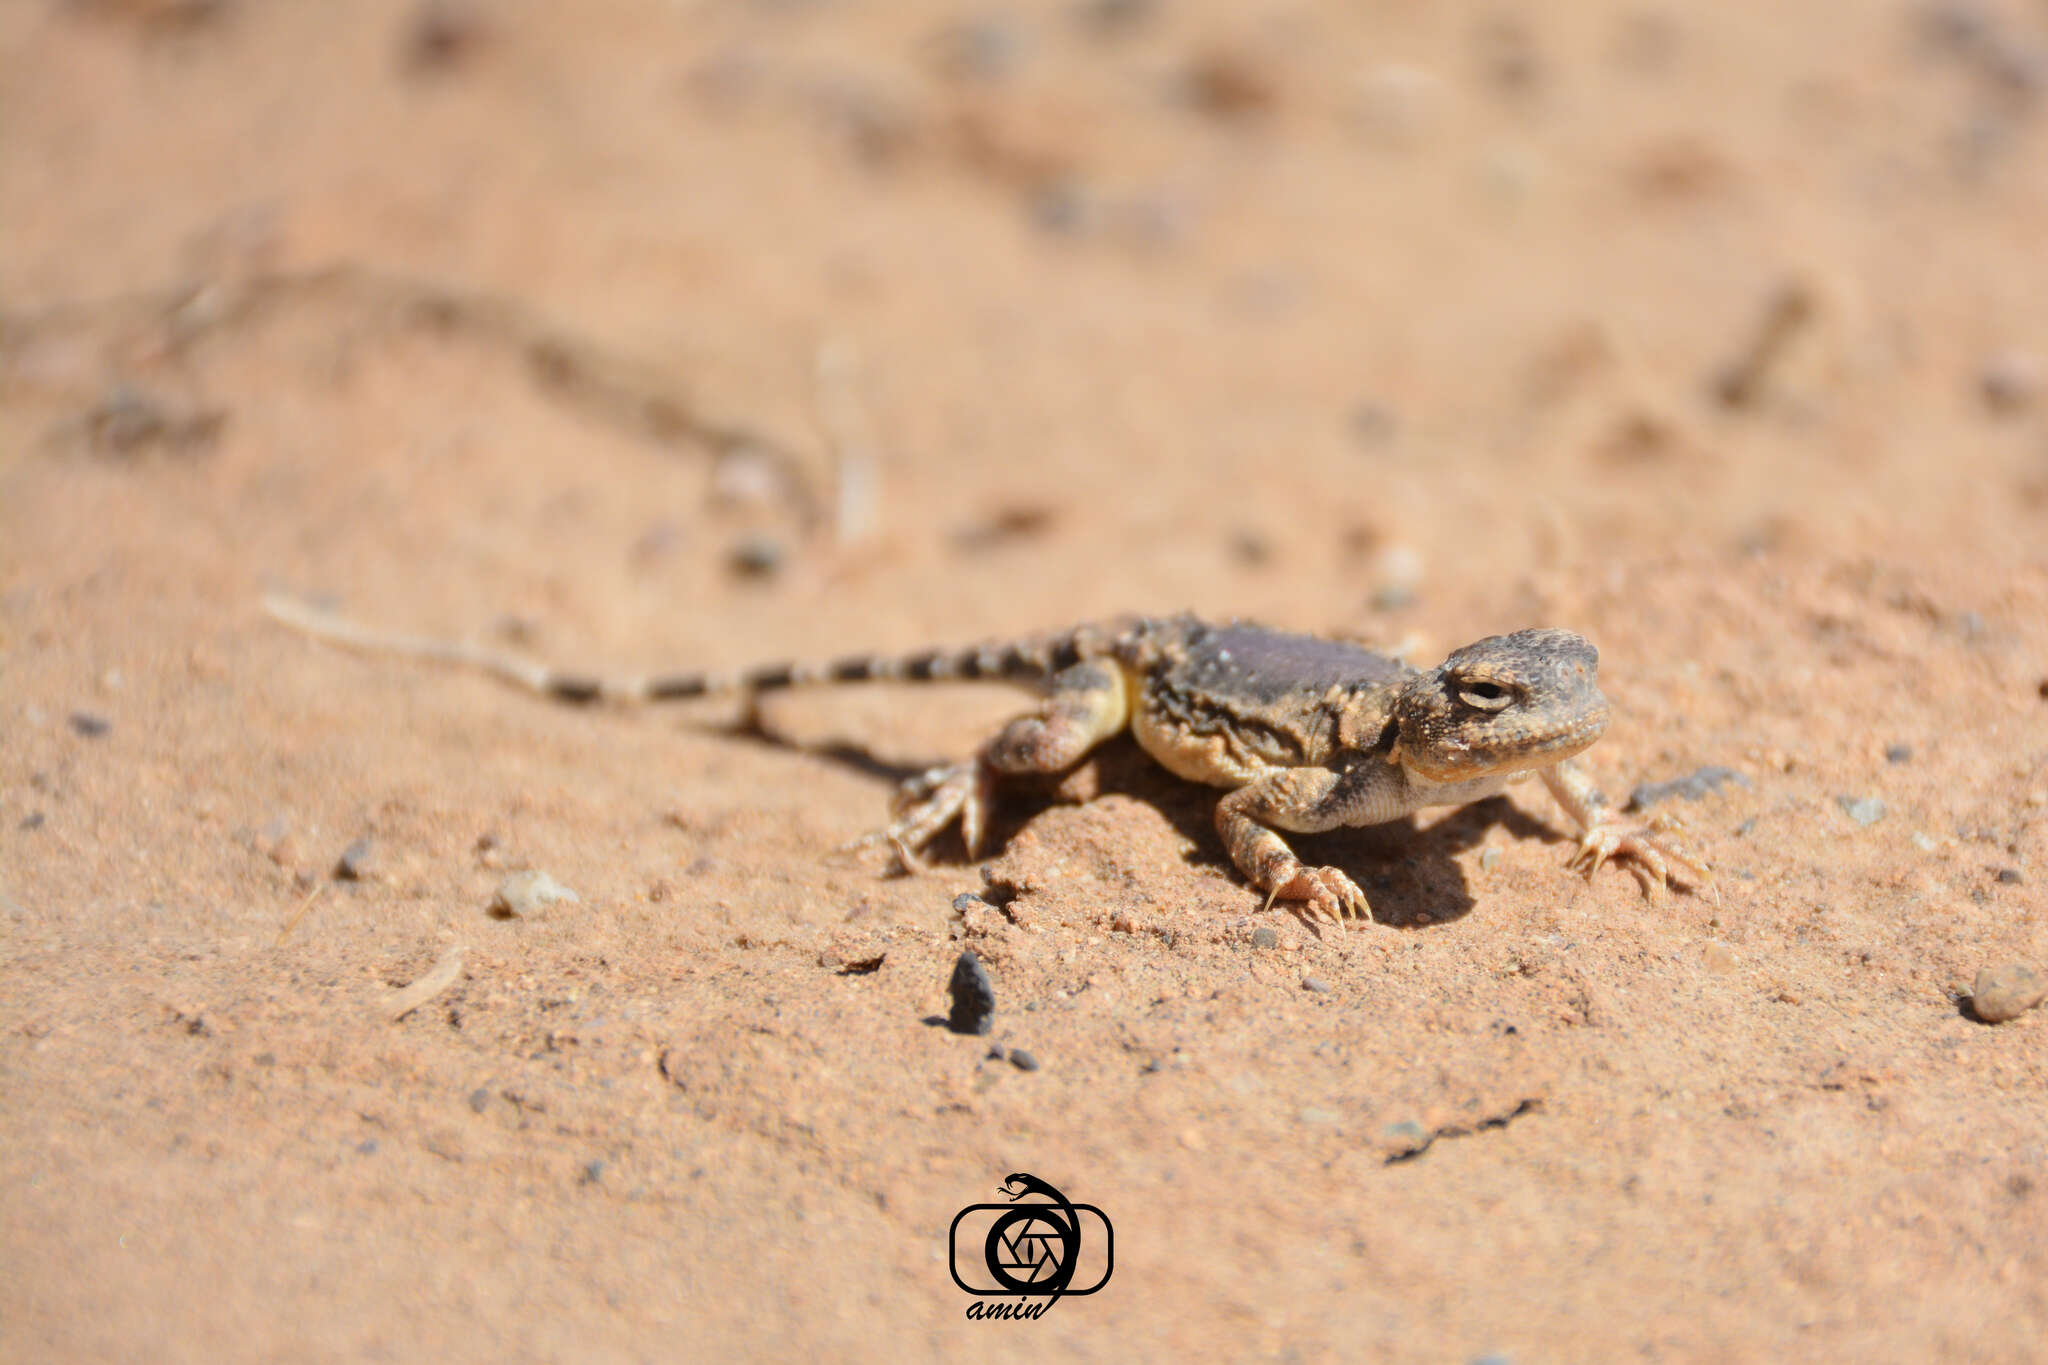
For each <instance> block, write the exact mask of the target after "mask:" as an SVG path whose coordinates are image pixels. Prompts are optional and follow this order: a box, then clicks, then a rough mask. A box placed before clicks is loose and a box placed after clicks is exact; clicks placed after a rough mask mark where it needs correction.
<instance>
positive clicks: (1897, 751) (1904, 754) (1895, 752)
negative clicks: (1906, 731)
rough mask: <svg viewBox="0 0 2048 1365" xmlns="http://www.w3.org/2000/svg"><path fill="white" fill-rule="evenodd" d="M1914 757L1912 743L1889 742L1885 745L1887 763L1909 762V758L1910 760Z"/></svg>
mask: <svg viewBox="0 0 2048 1365" xmlns="http://www.w3.org/2000/svg"><path fill="white" fill-rule="evenodd" d="M1912 757H1913V746H1912V745H1910V744H1887V745H1885V748H1884V761H1885V762H1887V763H1905V762H1907V761H1908V760H1910V759H1911V758H1912Z"/></svg>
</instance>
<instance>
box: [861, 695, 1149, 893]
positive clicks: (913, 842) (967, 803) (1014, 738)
mask: <svg viewBox="0 0 2048 1365" xmlns="http://www.w3.org/2000/svg"><path fill="white" fill-rule="evenodd" d="M1130 716H1131V706H1130V686H1129V683H1128V682H1127V680H1126V679H1125V677H1124V673H1123V670H1122V669H1121V668H1119V667H1118V666H1117V664H1116V663H1115V662H1114V661H1112V660H1108V659H1093V660H1089V661H1088V662H1086V663H1079V664H1075V665H1074V666H1073V667H1072V668H1068V669H1064V670H1062V671H1061V672H1059V673H1056V674H1054V675H1053V679H1052V689H1051V692H1050V694H1049V695H1048V696H1047V697H1046V699H1045V700H1044V701H1043V702H1042V703H1040V705H1039V707H1038V709H1037V710H1036V711H1034V712H1033V713H1031V714H1030V715H1026V716H1019V717H1017V718H1016V719H1015V720H1013V721H1011V722H1010V723H1009V724H1007V725H1005V726H1004V727H1003V728H1002V729H1001V730H999V731H997V732H996V736H995V738H994V739H991V740H990V741H989V742H988V743H987V744H985V745H983V746H982V749H981V753H980V754H978V755H977V756H976V757H974V758H973V759H970V760H968V761H967V762H965V763H948V764H942V765H940V766H939V767H936V768H933V769H931V770H930V771H928V772H925V773H921V774H919V775H918V776H916V777H914V778H912V779H910V781H908V782H906V783H904V784H903V786H902V787H901V788H900V789H899V790H898V791H897V793H896V802H895V816H896V818H895V821H894V822H893V823H892V824H891V825H890V826H889V828H888V829H887V830H885V831H884V832H883V833H882V835H881V836H880V837H881V838H883V839H886V840H887V841H888V842H889V843H890V844H891V845H892V846H893V847H894V848H895V850H896V855H897V857H898V858H900V859H901V860H902V862H903V864H904V866H905V867H906V868H909V869H911V870H913V871H914V870H916V868H917V867H918V861H919V860H918V853H919V852H920V851H921V850H922V849H923V848H924V846H925V845H926V844H928V843H930V842H931V841H932V839H933V838H935V837H937V835H938V833H939V831H940V830H943V829H944V828H945V827H946V826H948V825H950V824H952V823H953V821H954V820H956V819H957V820H958V821H959V822H960V837H961V840H962V841H963V842H964V843H965V844H966V845H967V856H968V857H970V858H973V857H978V856H980V854H981V846H982V841H983V839H984V838H985V837H986V835H987V831H988V810H989V806H990V804H991V803H992V801H993V799H994V795H995V786H996V782H997V779H999V778H1002V777H1014V776H1025V775H1027V774H1034V773H1037V774H1051V773H1061V772H1065V771H1066V770H1067V769H1069V768H1071V767H1073V766H1074V765H1075V764H1076V763H1079V762H1080V761H1081V760H1082V759H1083V758H1084V757H1086V756H1087V753H1088V751H1089V750H1090V749H1093V748H1094V747H1095V746H1096V745H1098V744H1100V743H1102V741H1104V740H1106V739H1108V738H1110V737H1111V736H1112V735H1115V734H1116V733H1117V732H1118V731H1120V730H1122V729H1123V728H1124V726H1125V724H1126V723H1127V722H1128V721H1129V720H1130Z"/></svg>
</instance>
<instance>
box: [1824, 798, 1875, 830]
mask: <svg viewBox="0 0 2048 1365" xmlns="http://www.w3.org/2000/svg"><path fill="white" fill-rule="evenodd" d="M1835 804H1836V805H1838V806H1840V807H1841V808H1842V814H1844V815H1846V816H1848V817H1849V818H1850V819H1851V820H1854V821H1855V822H1856V823H1857V824H1859V825H1865V826H1868V825H1874V824H1876V823H1877V822H1878V821H1880V820H1882V819H1884V815H1885V810H1884V802H1882V801H1880V800H1878V799H1877V798H1876V797H1874V796H1837V797H1836V798H1835Z"/></svg>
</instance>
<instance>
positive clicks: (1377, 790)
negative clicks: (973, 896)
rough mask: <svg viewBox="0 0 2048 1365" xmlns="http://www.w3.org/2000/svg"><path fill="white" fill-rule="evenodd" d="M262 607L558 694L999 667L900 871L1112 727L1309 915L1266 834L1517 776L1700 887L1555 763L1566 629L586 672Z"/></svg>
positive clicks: (1258, 880)
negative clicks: (964, 751) (1432, 657)
mask: <svg viewBox="0 0 2048 1365" xmlns="http://www.w3.org/2000/svg"><path fill="white" fill-rule="evenodd" d="M265 606H266V608H267V609H268V610H269V611H270V613H271V614H272V615H273V616H276V617H278V618H279V619H281V620H283V621H285V622H287V623H288V624H291V625H293V626H296V627H298V628H299V629H301V630H304V631H306V632H307V633H308V634H311V635H314V636H317V637H320V638H322V639H327V640H332V641H335V642H338V643H342V644H349V645H354V646H358V647H362V648H368V649H374V650H382V651H386V652H397V653H403V654H410V655H415V656H424V657H429V658H436V659H443V660H448V661H452V662H456V663H462V664H467V665H470V666H473V667H477V668H482V669H485V670H487V671H489V672H492V673H494V674H496V675H498V676H500V677H502V678H504V679H507V680H508V681H511V682H513V683H516V684H518V685H520V686H522V687H525V688H527V689H529V690H531V691H534V692H536V693H539V694H541V695H543V696H547V697H552V698H555V699H557V700H560V701H565V702H576V703H589V702H596V701H620V702H655V701H674V700H682V699H687V698H695V697H709V696H717V695H728V694H740V695H745V696H752V695H754V694H758V693H761V692H768V691H773V690H776V689H780V688H790V687H807V686H812V685H816V684H823V683H852V682H871V681H888V682H928V681H952V680H962V681H965V680H975V679H1000V680H1005V681H1011V682H1027V683H1035V684H1037V685H1039V686H1040V687H1041V688H1042V689H1043V691H1044V693H1045V696H1044V699H1043V701H1041V702H1040V704H1039V705H1038V707H1037V708H1036V709H1035V710H1033V711H1032V712H1030V713H1028V714H1026V715H1023V716H1019V717H1018V718H1016V719H1015V720H1012V721H1010V722H1009V723H1008V724H1007V725H1005V726H1004V727H1003V728H1002V729H1001V730H999V731H997V733H996V735H995V737H994V738H992V739H991V740H989V741H988V743H986V744H985V745H983V746H982V748H981V751H980V753H978V754H977V755H976V756H975V757H973V758H971V759H968V760H965V761H963V762H959V763H949V764H943V765H941V766H939V767H936V768H933V769H931V770H929V771H928V772H925V773H922V774H920V775H919V776H917V777H914V778H912V779H910V780H909V781H908V782H906V783H904V784H903V786H902V787H901V789H900V790H899V791H898V792H897V795H896V800H895V804H894V807H893V811H892V814H893V817H894V818H893V820H892V822H891V824H890V825H889V827H888V828H887V829H886V830H885V831H882V832H881V833H879V834H878V835H876V836H873V837H874V838H876V839H879V840H883V841H886V842H887V843H889V844H890V845H891V846H893V847H894V848H895V849H896V851H897V853H898V855H899V856H900V857H901V859H902V861H903V862H904V863H905V864H906V865H907V866H909V867H911V868H915V867H916V866H917V865H918V858H919V854H920V853H921V852H922V850H923V849H924V848H925V846H926V845H928V844H929V843H930V842H931V841H932V840H933V839H934V838H936V837H937V836H938V835H939V834H940V833H941V832H942V831H943V830H945V829H946V828H947V827H948V826H950V825H953V824H954V823H956V822H957V823H958V824H959V826H960V833H961V836H962V839H963V841H964V842H965V844H966V847H967V852H968V856H969V857H977V856H979V854H980V852H981V848H982V845H983V842H984V840H985V837H986V833H987V829H988V812H989V807H990V804H991V801H992V800H993V797H994V794H995V789H996V786H997V784H998V783H999V782H1000V781H1001V780H1002V779H1003V778H1006V777H1018V776H1024V775H1029V774H1053V773H1060V772H1064V771H1065V770H1067V769H1069V768H1071V767H1073V766H1075V765H1076V764H1078V763H1079V762H1080V761H1081V759H1082V758H1083V757H1084V756H1085V755H1086V754H1087V753H1088V752H1089V751H1090V750H1091V749H1093V748H1094V747H1095V746H1097V745H1098V744H1101V743H1102V742H1103V741H1104V740H1107V739H1109V738H1111V737H1113V736H1115V735H1117V734H1119V733H1121V732H1123V731H1124V730H1129V731H1130V732H1131V734H1132V736H1133V737H1134V738H1135V739H1136V740H1137V742H1138V744H1139V745H1140V746H1141V747H1142V748H1143V749H1144V750H1145V752H1146V753H1148V754H1150V755H1151V756H1152V758H1153V759H1154V760H1156V761H1157V762H1158V763H1159V764H1160V766H1162V767H1164V768H1165V769H1166V770H1167V771H1169V772H1171V773H1173V774H1174V775H1175V776H1177V777H1181V778H1183V779H1185V780H1187V781H1190V782H1201V783H1206V784H1208V785H1210V786H1214V787H1222V788H1225V789H1227V790H1226V793H1225V795H1224V796H1223V798H1222V799H1221V800H1220V801H1218V802H1217V803H1216V827H1217V830H1218V831H1219V832H1220V833H1221V834H1222V836H1223V843H1224V846H1225V848H1226V849H1228V850H1229V853H1230V860H1231V861H1232V862H1233V863H1235V864H1236V865H1237V868H1238V870H1239V871H1240V872H1242V873H1243V874H1244V875H1245V877H1246V878H1247V879H1248V880H1249V881H1250V882H1251V883H1252V885H1253V886H1255V887H1257V888H1258V889H1260V890H1262V891H1264V892H1266V893H1267V904H1268V905H1270V904H1272V903H1273V901H1275V900H1288V901H1298V902H1300V903H1301V908H1302V910H1303V912H1304V913H1305V914H1307V915H1308V916H1310V917H1312V918H1320V919H1332V920H1334V919H1341V918H1350V917H1365V918H1370V917H1371V913H1372V911H1371V907H1370V906H1369V905H1368V904H1367V901H1366V898H1365V893H1364V892H1363V891H1361V890H1360V889H1359V887H1358V884H1357V883H1356V882H1354V881H1353V880H1352V879H1351V878H1350V877H1349V876H1347V875H1346V874H1345V873H1344V872H1342V871H1341V870H1339V869H1337V868H1334V867H1310V866H1308V865H1307V864H1305V863H1303V862H1302V861H1301V860H1300V859H1298V858H1297V857H1295V855H1294V852H1293V850H1291V849H1290V848H1289V847H1288V846H1287V842H1286V840H1285V839H1283V838H1282V837H1281V833H1282V831H1286V832H1290V833H1310V832H1315V831H1321V830H1329V829H1336V828H1339V827H1346V826H1358V825H1376V824H1380V823H1383V822H1385V821H1389V820H1398V819H1400V818H1402V817H1404V816H1406V815H1410V814H1412V813H1414V812H1415V811H1418V810H1422V809H1424V808H1426V807H1430V806H1457V805H1463V804H1465V803H1466V802H1469V801H1477V800H1479V799H1481V798H1483V797H1488V796H1493V795H1495V794H1497V793H1499V792H1500V791H1502V790H1504V789H1505V788H1506V787H1507V786H1508V784H1510V783H1512V782H1515V781H1518V780H1520V779H1522V778H1526V777H1528V776H1530V775H1532V774H1533V775H1535V776H1538V777H1540V778H1541V779H1542V780H1543V784H1544V785H1545V786H1546V787H1548V788H1549V789H1550V794H1551V795H1552V796H1553V797H1555V798H1556V799H1557V803H1558V805H1559V806H1560V807H1562V808H1563V810H1564V812H1565V814H1566V815H1567V816H1569V817H1570V818H1571V820H1572V821H1573V823H1574V824H1576V825H1577V826H1578V827H1579V831H1580V837H1579V848H1578V852H1577V854H1576V855H1575V856H1574V858H1573V860H1572V861H1573V865H1575V866H1578V867H1581V868H1583V869H1584V870H1585V872H1586V873H1587V875H1589V876H1590V875H1591V874H1592V873H1593V872H1594V871H1596V870H1597V869H1598V868H1599V867H1600V865H1601V864H1603V863H1605V862H1607V861H1608V860H1609V859H1617V860H1620V859H1626V860H1628V863H1629V866H1630V869H1631V870H1632V871H1633V872H1635V873H1636V875H1637V877H1638V879H1639V880H1640V881H1641V882H1642V883H1643V887H1644V890H1645V892H1648V891H1649V890H1650V888H1651V887H1652V886H1661V885H1664V884H1665V883H1666V882H1667V880H1669V879H1671V878H1673V877H1675V878H1676V879H1677V880H1679V881H1680V882H1682V883H1683V884H1685V885H1688V886H1692V887H1695V888H1710V887H1711V886H1712V885H1713V878H1712V875H1711V873H1710V872H1709V871H1708V869H1707V867H1706V865H1705V863H1704V862H1702V861H1700V860H1699V859H1698V858H1697V857H1696V856H1695V855H1693V854H1692V853H1690V852H1689V851H1688V850H1687V849H1686V848H1685V847H1684V846H1683V845H1682V844H1681V843H1679V842H1678V841H1677V840H1676V838H1675V837H1674V831H1675V830H1676V828H1677V825H1676V822H1675V821H1669V820H1664V819H1652V820H1651V821H1650V822H1648V823H1646V824H1643V825H1630V824H1625V823H1623V822H1622V821H1621V819H1620V818H1619V817H1618V816H1617V815H1616V814H1615V813H1614V812H1613V811H1612V810H1611V809H1610V808H1609V807H1608V806H1607V804H1606V803H1605V801H1603V800H1602V798H1601V797H1600V795H1599V793H1598V792H1596V791H1595V790H1594V788H1593V785H1592V781H1591V779H1590V778H1588V777H1587V775H1586V773H1585V771H1584V770H1583V769H1582V768H1581V767H1579V766H1578V765H1577V764H1576V763H1574V762H1573V761H1572V760H1573V758H1574V756H1575V755H1577V754H1579V753H1581V752H1582V751H1584V750H1585V749H1586V748H1587V747H1588V746H1589V745H1591V744H1592V743H1593V741H1595V740H1597V739H1598V738H1599V737H1600V735H1601V733H1602V732H1603V731H1604V730H1605V729H1606V728H1607V720H1608V708H1607V700H1606V698H1605V697H1603V696H1602V695H1601V694H1600V688H1599V684H1598V682H1597V681H1596V680H1595V676H1594V675H1595V672H1596V669H1597V667H1598V664H1599V658H1600V656H1599V653H1598V651H1596V650H1595V649H1594V648H1593V646H1592V645H1591V644H1590V643H1588V642H1587V641H1586V640H1585V639H1584V638H1582V637H1581V636H1578V635H1575V634H1573V633H1572V632H1570V631H1567V630H1521V631H1516V632H1515V633H1513V634H1511V635H1495V636H1490V637H1488V638H1486V639H1484V640H1480V641H1478V642H1476V643H1474V644H1470V645H1467V646H1465V647H1464V648H1463V649H1460V650H1458V651H1456V652H1455V653H1453V654H1451V655H1450V657H1448V658H1446V659H1445V660H1444V661H1443V662H1442V663H1440V664H1438V665H1437V666H1436V667H1435V668H1432V669H1429V670H1427V671H1418V670H1416V669H1413V668H1410V667H1409V666H1408V665H1406V664H1404V663H1402V662H1400V661H1399V660H1397V659H1393V658H1390V657H1388V656H1386V655H1383V654H1378V653H1375V652H1373V651H1372V650H1369V649H1366V648H1364V647H1362V646H1360V645H1355V644H1350V643H1345V642H1341V641H1336V640H1327V639H1323V638H1320V637H1317V636H1313V635H1300V634H1291V633H1288V632H1284V631H1277V630H1269V629H1266V628H1265V627H1262V626H1255V625H1249V624H1242V623H1233V624H1229V625H1220V626H1218V625H1208V624H1205V623H1204V622H1202V621H1199V620H1197V619H1195V618H1194V617H1192V616H1174V617H1166V618H1156V617H1140V618H1132V619H1127V620H1122V621H1118V622H1114V623H1110V624H1106V625H1093V626H1080V627H1077V628H1075V629H1072V630H1068V631H1063V632H1060V633H1057V634H1052V635H1045V636H1038V637H1032V638H1028V639H1018V640H1012V641H1008V642H1005V643H1000V644H992V645H982V646H978V647H973V648H968V649H961V650H952V651H941V650H934V651H929V652H925V653H919V654H911V655H905V656H902V657H897V658H881V657H871V656H870V657H857V658H850V659H842V660H839V661H837V662H832V663H822V664H777V665H772V666H767V667H761V668H754V669H748V670H744V671H740V672H734V673H682V674H674V675H666V676H658V677H646V678H632V679H614V680H606V679H601V678H597V677H594V676H590V675H586V674H578V673H569V672H563V671H561V670H558V669H553V668H549V667H547V666H545V665H541V664H536V663H533V662H531V661H529V660H525V659H521V658H517V657H514V656H510V655H504V654H499V653H495V652H491V651H488V650H482V649H477V648H473V647H471V646H468V645H463V644H457V643H452V642H448V641H442V640H434V639H421V638H416V637H409V636H400V635H393V634H388V633H385V632H381V631H375V630H370V629H367V628H365V627H362V626H358V625H354V624H352V623H350V622H347V621H344V620H341V619H340V618H337V617H334V616H330V615H327V614H326V613H323V612H319V611H315V610H312V609H310V608H308V607H305V606H303V605H301V604H299V603H297V602H293V601H290V600H288V599H283V598H276V597H273V598H269V599H267V600H266V602H265Z"/></svg>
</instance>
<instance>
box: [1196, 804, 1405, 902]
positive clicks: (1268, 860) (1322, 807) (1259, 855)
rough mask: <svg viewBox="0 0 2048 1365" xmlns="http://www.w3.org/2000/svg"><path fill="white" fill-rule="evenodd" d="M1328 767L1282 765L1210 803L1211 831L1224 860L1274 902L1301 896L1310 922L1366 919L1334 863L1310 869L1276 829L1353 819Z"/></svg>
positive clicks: (1311, 828)
mask: <svg viewBox="0 0 2048 1365" xmlns="http://www.w3.org/2000/svg"><path fill="white" fill-rule="evenodd" d="M1341 779H1342V774H1340V773H1338V772H1337V771H1335V770H1334V769H1330V768H1283V769H1280V770H1278V771H1276V772H1270V773H1265V774H1263V775H1261V776H1259V777H1257V778H1254V779H1253V780H1252V781H1251V782H1249V783H1247V784H1245V785H1244V786H1242V787H1239V788H1238V789H1237V790H1236V791H1233V792H1231V793H1230V794H1229V795H1228V796H1226V797H1224V798H1223V799H1222V800H1221V801H1218V802H1217V803H1216V829H1217V832H1218V833H1220V834H1221V835H1222V836H1223V846H1224V847H1225V848H1226V849H1228V850H1229V851H1230V861H1232V862H1233V863H1236V864H1237V870H1238V871H1240V872H1242V873H1244V875H1245V876H1246V877H1247V878H1249V879H1250V880H1251V883H1252V885H1253V886H1255V887H1258V888H1259V889H1261V890H1263V891H1265V892H1267V893H1268V894H1267V897H1266V904H1267V905H1271V904H1272V903H1273V902H1274V901H1275V900H1291V901H1301V902H1302V903H1303V905H1302V908H1303V910H1304V911H1305V912H1306V913H1307V914H1308V915H1310V916H1312V917H1314V918H1317V919H1326V920H1343V919H1349V918H1359V919H1371V918H1372V906H1371V904H1370V903H1369V902H1368V901H1367V900H1366V898H1365V892H1363V891H1361V890H1359V888H1358V883H1356V882H1354V881H1352V880H1351V878H1350V877H1348V876H1346V875H1345V874H1344V873H1343V872H1341V871H1339V870H1338V869H1336V868H1334V867H1310V866H1308V865H1307V864H1305V863H1303V862H1302V861H1301V859H1299V858H1297V857H1295V856H1294V850H1292V849H1290V848H1288V847H1287V841H1286V840H1284V839H1282V838H1281V837H1280V835H1279V834H1278V833H1277V832H1276V831H1278V830H1282V829H1285V830H1291V831H1294V832H1296V833H1301V834H1310V833H1314V832H1316V831H1319V830H1326V829H1335V828H1337V827H1338V826H1339V825H1346V824H1351V823H1353V819H1352V818H1351V817H1352V815H1353V805H1354V803H1353V802H1352V801H1351V800H1350V799H1347V798H1348V793H1346V792H1345V791H1344V790H1343V789H1342V784H1341Z"/></svg>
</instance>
